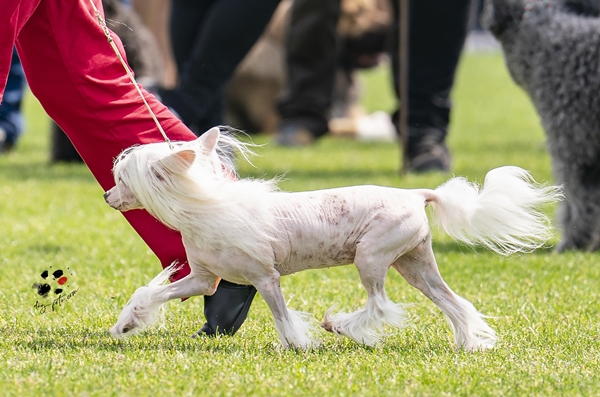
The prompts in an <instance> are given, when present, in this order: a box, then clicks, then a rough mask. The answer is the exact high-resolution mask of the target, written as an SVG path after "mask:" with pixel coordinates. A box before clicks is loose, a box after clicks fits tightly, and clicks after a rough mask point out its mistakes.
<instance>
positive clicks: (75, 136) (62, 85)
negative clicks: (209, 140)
mask: <svg viewBox="0 0 600 397" xmlns="http://www.w3.org/2000/svg"><path fill="white" fill-rule="evenodd" d="M97 7H98V8H100V9H101V5H100V2H97ZM67 20H68V21H69V23H68V24H66V23H65V21H67ZM74 31H77V34H76V35H74V34H73V32H74ZM113 39H114V40H115V43H117V45H118V46H119V48H120V50H121V53H122V54H124V51H123V48H122V46H121V42H120V40H119V39H118V37H116V36H113ZM17 49H18V51H19V55H20V58H21V61H22V64H23V68H24V70H25V74H26V76H27V79H28V82H29V85H30V87H31V90H32V92H33V93H34V95H35V96H36V97H37V98H38V99H39V100H40V103H41V104H42V106H43V107H44V109H45V110H46V112H47V113H48V114H49V115H50V117H52V119H54V120H55V121H56V122H57V123H58V124H59V125H60V126H61V127H62V128H63V130H64V131H65V132H66V133H67V135H68V136H69V138H70V139H71V141H72V142H73V143H74V145H75V147H76V148H77V150H78V151H79V153H80V154H81V156H82V158H83V159H84V161H85V162H86V164H87V165H88V166H89V168H90V170H91V172H92V173H93V174H94V176H95V177H96V179H97V180H98V182H99V183H100V185H101V186H102V188H103V189H104V190H107V189H108V188H110V187H112V186H113V185H114V181H113V177H112V172H111V170H112V163H113V159H114V158H115V157H116V156H117V155H118V154H119V153H120V152H121V151H122V150H123V149H125V148H127V147H129V146H132V145H134V144H143V143H150V142H156V141H160V140H163V137H162V136H161V134H160V133H159V131H158V130H157V128H156V125H155V124H154V122H153V120H152V119H151V118H150V117H149V114H148V111H147V110H146V108H145V107H144V105H143V103H142V101H141V99H140V98H139V95H138V93H137V92H136V90H135V88H134V87H133V85H132V84H131V83H130V82H129V79H128V77H127V76H126V74H125V71H124V70H123V66H122V65H121V63H120V62H119V60H118V59H117V57H116V55H115V54H114V52H113V50H112V48H111V46H110V44H109V43H108V41H107V39H106V37H105V36H104V33H103V31H102V30H101V29H100V27H99V25H98V23H97V21H96V18H95V16H94V14H93V10H92V8H91V5H90V4H89V3H88V2H87V1H85V0H57V1H45V0H42V1H41V2H40V5H39V7H38V8H37V9H36V10H35V12H33V13H32V14H31V17H30V18H29V19H28V20H27V22H26V23H25V24H24V25H23V27H22V29H21V31H20V33H19V35H18V40H17ZM144 95H145V97H146V99H147V100H148V102H149V104H150V106H151V107H152V109H153V111H154V113H155V114H156V115H157V117H158V118H159V120H160V121H161V124H162V126H163V128H164V129H165V131H166V132H167V134H168V135H169V137H170V139H172V140H191V139H194V138H195V136H194V135H193V134H192V133H191V132H190V131H189V130H188V129H187V128H186V127H185V126H184V125H183V124H182V123H181V122H180V121H179V120H177V118H175V117H174V116H173V115H172V114H171V113H170V112H169V111H168V110H167V109H166V108H165V107H164V106H163V105H162V104H160V103H159V102H158V101H157V100H156V99H155V98H154V97H153V96H152V95H150V94H148V93H146V92H145V91H144ZM125 217H126V218H127V220H128V221H129V222H130V223H131V225H132V226H133V227H134V228H135V229H136V231H137V232H138V233H139V234H140V236H141V237H142V238H143V239H144V241H145V242H146V243H147V244H148V245H149V246H150V248H151V249H152V250H153V251H154V253H155V254H156V255H157V256H158V257H159V259H160V261H161V263H162V264H163V267H165V266H168V265H170V264H171V263H172V262H173V261H179V262H181V263H185V261H186V256H185V250H184V248H183V244H182V243H181V237H180V236H179V234H178V233H176V232H174V231H172V230H170V229H168V228H167V227H165V226H163V225H162V224H160V223H159V222H158V221H157V220H156V219H154V218H152V217H151V216H150V215H149V214H147V213H146V212H145V211H132V212H131V213H128V214H125ZM188 272H189V270H188V269H187V268H185V269H183V270H182V271H180V272H179V273H177V274H176V275H175V276H174V279H178V278H181V277H183V276H185V275H186V274H187V273H188Z"/></svg>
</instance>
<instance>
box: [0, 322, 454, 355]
mask: <svg viewBox="0 0 600 397" xmlns="http://www.w3.org/2000/svg"><path fill="white" fill-rule="evenodd" d="M0 333H1V334H2V335H5V338H4V342H5V343H6V342H8V343H10V345H11V346H12V347H13V348H14V347H16V348H22V349H26V350H28V351H32V352H39V353H40V354H45V352H54V351H60V352H63V353H69V352H79V351H81V350H92V351H96V352H98V351H102V352H106V353H111V352H114V353H118V354H123V353H127V352H129V353H133V354H135V353H136V352H165V351H172V352H190V353H196V352H197V353H205V354H211V353H212V354H225V355H236V356H239V355H240V354H243V353H248V354H249V355H252V356H254V355H255V354H256V353H257V352H260V354H261V355H265V356H267V357H273V358H275V357H279V358H281V357H288V356H289V357H294V356H301V357H307V358H310V357H311V356H324V355H325V356H326V355H334V356H336V357H337V356H340V355H344V356H352V355H356V354H366V355H381V354H389V353H393V354H400V355H422V354H427V353H428V352H437V353H436V354H439V353H441V352H451V351H453V346H452V345H451V344H449V343H446V342H445V341H435V343H430V342H428V341H423V340H419V338H417V339H416V340H415V339H413V337H411V338H403V339H402V341H397V340H390V339H387V340H386V339H384V340H383V341H382V342H380V344H379V345H378V346H377V347H369V346H365V345H362V344H359V343H355V342H353V341H351V340H349V339H345V338H344V339H342V338H339V339H338V338H336V339H334V340H328V341H326V342H323V343H322V344H321V345H319V346H318V347H316V348H313V349H309V350H307V351H304V350H300V349H285V350H284V349H282V348H281V347H280V345H279V343H278V341H277V340H272V341H268V342H266V343H265V342H264V341H256V339H254V338H253V337H251V336H249V340H248V341H246V342H240V340H237V341H236V340H228V338H229V337H218V338H191V337H190V336H189V335H185V336H184V335H181V334H176V333H172V332H164V331H157V332H148V333H146V334H143V335H141V336H134V337H131V338H128V339H126V340H118V339H115V338H113V337H112V336H111V335H110V334H109V332H108V331H98V330H96V329H94V330H92V329H79V330H71V329H68V328H63V329H53V330H37V331H35V332H33V333H31V334H28V335H23V333H20V332H17V331H16V330H15V329H8V328H0ZM12 335H14V336H12ZM236 338H239V337H236ZM232 342H233V343H232ZM255 342H256V343H255ZM438 342H439V343H438Z"/></svg>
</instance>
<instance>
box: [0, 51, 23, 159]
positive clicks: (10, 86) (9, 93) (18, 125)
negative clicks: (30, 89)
mask: <svg viewBox="0 0 600 397" xmlns="http://www.w3.org/2000/svg"><path fill="white" fill-rule="evenodd" d="M24 91H25V76H24V74H23V67H22V66H21V61H20V60H19V57H18V56H17V53H16V50H15V51H14V52H13V57H12V62H11V65H10V72H9V75H8V80H7V82H6V89H5V94H4V100H3V101H2V103H1V104H0V152H3V151H5V152H6V151H9V150H11V149H12V148H13V146H14V145H15V144H16V142H17V140H18V139H19V136H20V135H21V133H22V132H23V116H22V115H21V101H22V99H23V92H24Z"/></svg>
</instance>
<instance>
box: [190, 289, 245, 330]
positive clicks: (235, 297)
mask: <svg viewBox="0 0 600 397" xmlns="http://www.w3.org/2000/svg"><path fill="white" fill-rule="evenodd" d="M255 295H256V288H254V286H252V285H239V284H234V283H230V282H229V281H225V280H221V282H220V283H219V286H218V287H217V290H216V291H215V293H214V294H213V295H211V296H205V297H204V316H205V317H206V323H205V324H204V325H203V326H202V328H200V330H199V331H198V332H196V333H195V334H194V335H192V337H198V336H215V335H217V334H219V335H233V334H235V333H236V332H237V330H238V329H240V327H241V326H242V324H243V323H244V321H245V320H246V317H247V316H248V311H249V310H250V305H251V304H252V300H253V299H254V296H255Z"/></svg>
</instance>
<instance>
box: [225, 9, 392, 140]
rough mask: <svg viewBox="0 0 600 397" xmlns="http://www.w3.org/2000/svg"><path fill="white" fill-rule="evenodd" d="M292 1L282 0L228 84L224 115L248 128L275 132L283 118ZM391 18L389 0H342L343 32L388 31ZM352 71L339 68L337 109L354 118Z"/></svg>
mask: <svg viewBox="0 0 600 397" xmlns="http://www.w3.org/2000/svg"><path fill="white" fill-rule="evenodd" d="M292 1H293V0H283V1H282V2H281V4H280V5H279V7H278V8H277V10H276V11H275V14H274V15H273V18H272V20H271V22H270V23H269V25H268V26H267V28H266V30H265V32H264V34H263V35H262V37H261V38H260V39H259V41H258V42H257V43H256V45H255V46H254V47H253V48H252V50H251V51H250V53H248V55H247V56H246V58H245V59H244V60H243V61H242V63H241V64H240V65H239V66H238V68H237V70H236V72H235V74H234V76H233V77H232V79H231V80H230V82H229V84H228V87H227V109H226V120H227V122H228V123H229V124H231V125H233V126H234V127H236V128H239V129H242V130H245V131H248V132H267V133H274V132H275V131H276V130H277V124H278V122H279V117H278V114H277V112H276V108H275V104H276V101H277V98H278V96H279V95H280V93H281V91H282V90H283V87H284V86H285V81H286V79H287V76H286V68H285V37H286V34H287V28H288V26H289V19H290V14H291V5H292ZM391 23H392V9H391V6H390V3H389V0H342V14H341V16H340V21H339V23H338V32H339V35H340V37H342V38H347V39H359V38H360V37H361V36H363V35H365V34H367V33H369V32H381V33H382V34H385V33H384V32H387V31H388V30H389V28H390V26H391ZM358 97H359V95H358V93H357V86H356V79H355V78H354V71H349V72H346V71H343V70H341V69H340V70H339V71H338V76H337V77H336V85H335V92H334V108H335V112H336V113H337V114H338V115H340V116H343V117H350V118H353V117H356V116H359V115H362V114H363V113H364V112H363V111H362V110H360V109H359V105H358Z"/></svg>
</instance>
